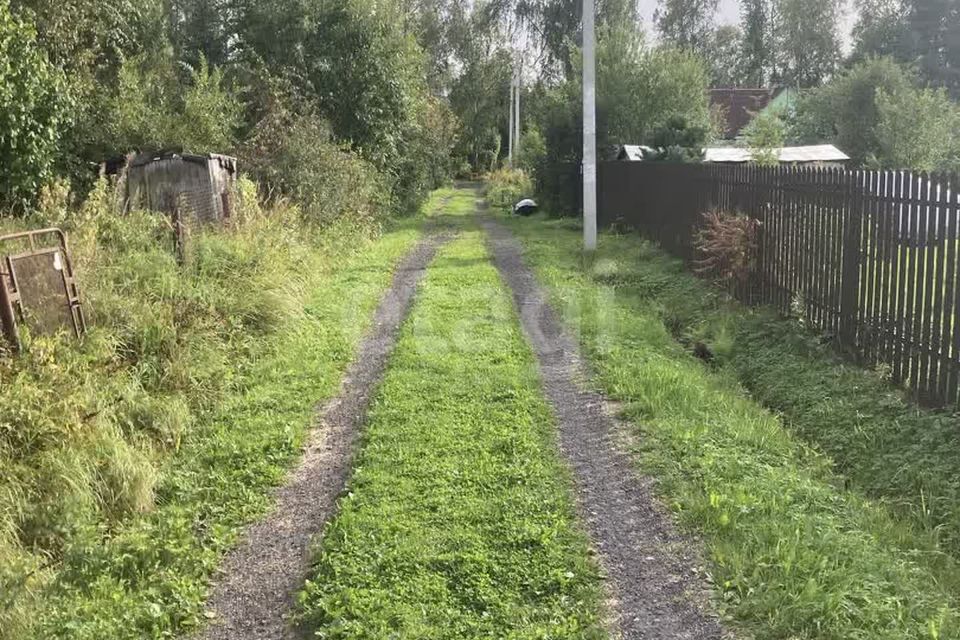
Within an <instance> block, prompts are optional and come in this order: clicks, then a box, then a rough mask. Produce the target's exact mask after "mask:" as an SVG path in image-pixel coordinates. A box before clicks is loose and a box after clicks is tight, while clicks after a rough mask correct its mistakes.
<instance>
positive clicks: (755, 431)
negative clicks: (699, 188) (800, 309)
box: [506, 221, 960, 640]
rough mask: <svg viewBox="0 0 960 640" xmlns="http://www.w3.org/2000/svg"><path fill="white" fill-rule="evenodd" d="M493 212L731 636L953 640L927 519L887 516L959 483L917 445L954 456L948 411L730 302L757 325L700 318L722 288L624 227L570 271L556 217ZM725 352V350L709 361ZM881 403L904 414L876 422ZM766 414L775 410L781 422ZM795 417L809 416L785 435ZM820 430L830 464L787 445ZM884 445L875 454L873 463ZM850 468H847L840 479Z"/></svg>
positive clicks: (572, 260)
mask: <svg viewBox="0 0 960 640" xmlns="http://www.w3.org/2000/svg"><path fill="white" fill-rule="evenodd" d="M506 223H507V224H510V225H511V228H512V229H513V230H514V231H515V233H517V234H518V235H520V236H521V239H522V242H523V244H524V247H525V258H526V260H527V261H528V263H529V264H530V265H531V266H532V267H533V268H534V270H535V271H536V273H537V276H538V279H539V280H540V281H541V282H543V283H544V284H545V286H546V287H548V290H549V294H550V300H551V301H552V303H553V304H554V305H555V307H556V308H557V309H558V311H561V312H562V313H564V317H565V319H566V321H567V323H568V324H569V325H570V326H572V327H576V328H577V335H578V336H579V337H580V342H581V345H582V349H583V352H584V357H585V359H587V361H588V362H589V364H590V365H591V367H592V370H593V371H594V372H595V375H594V380H593V383H594V384H596V385H597V386H598V387H599V388H600V389H602V390H603V391H604V392H606V393H607V394H609V395H610V397H611V399H613V400H615V401H618V402H622V403H623V404H622V406H623V417H624V418H625V419H626V420H628V421H629V422H630V423H631V424H632V425H634V429H635V434H636V439H635V440H634V443H635V445H634V447H633V451H634V453H635V456H636V459H637V461H638V463H639V464H640V465H641V468H643V469H644V470H646V472H647V473H650V474H652V475H654V476H656V477H657V478H658V484H657V487H658V492H659V493H660V496H661V497H662V499H663V500H664V502H665V503H666V504H669V505H671V509H672V510H673V511H674V513H675V514H676V515H677V517H678V518H679V520H680V522H681V523H683V524H684V525H685V526H686V527H688V528H689V529H691V530H693V531H695V532H696V533H697V535H698V536H699V537H700V538H701V539H702V540H703V541H704V544H705V546H706V555H707V560H708V567H709V568H708V573H709V575H710V576H711V579H712V583H713V585H714V586H715V588H716V589H717V590H718V591H719V592H720V598H721V599H722V602H723V603H724V609H725V611H724V613H725V614H727V615H729V616H730V617H731V618H733V619H734V620H735V621H737V622H739V624H740V625H741V626H742V627H743V632H744V633H745V634H748V635H753V636H755V637H757V638H835V639H838V640H839V639H840V638H881V637H888V638H894V637H895V638H903V639H912V640H929V639H930V638H941V639H946V638H957V637H958V627H957V623H958V610H957V605H956V602H957V594H958V593H960V584H958V580H957V575H958V573H957V571H956V563H955V562H953V561H952V560H949V559H948V558H945V556H944V554H943V553H942V549H941V548H939V547H938V546H937V542H936V535H937V534H936V531H937V529H936V528H935V525H933V523H931V525H932V526H931V527H930V528H927V527H923V528H920V527H913V526H911V524H910V523H909V522H907V521H905V520H904V519H902V518H900V517H899V513H900V509H901V505H902V506H903V507H906V505H908V504H909V505H911V506H912V508H913V509H915V513H916V514H917V515H918V516H919V515H920V514H921V513H922V508H923V506H925V505H930V502H929V498H930V496H931V494H930V493H927V491H926V489H927V488H928V487H930V486H932V485H929V484H927V482H928V481H930V480H933V481H939V482H940V483H941V484H940V486H944V485H948V484H949V485H955V484H957V482H956V479H957V477H958V475H957V473H955V472H953V471H952V470H950V469H949V468H946V467H942V466H940V463H939V462H938V463H937V466H936V467H930V466H928V464H927V462H926V460H927V458H926V456H927V455H928V454H931V455H934V456H935V457H936V459H937V460H938V461H939V460H943V459H951V458H952V459H956V458H957V451H958V448H957V447H956V446H951V445H949V444H947V446H942V445H943V443H952V442H954V441H955V440H956V421H955V420H953V419H950V418H948V417H947V416H945V415H936V414H926V415H925V417H920V416H917V414H918V412H917V410H916V408H911V407H909V406H907V405H906V404H905V403H903V402H902V401H901V400H897V399H896V394H895V393H893V392H891V391H890V390H889V388H888V389H886V390H885V391H884V389H883V386H882V384H881V383H880V381H879V380H877V379H876V377H875V376H874V375H873V374H871V373H869V372H864V371H859V372H858V371H855V370H854V369H853V368H852V367H846V366H842V365H840V364H839V363H838V362H837V361H836V360H831V359H830V358H825V357H824V354H825V352H824V349H825V347H823V346H822V345H818V344H816V343H817V340H816V339H815V338H811V337H803V338H797V337H796V336H797V335H798V334H799V333H802V330H801V329H800V328H798V327H797V324H796V323H787V322H783V321H779V322H778V321H777V320H775V319H774V317H772V316H771V315H768V314H765V313H764V314H758V313H754V312H752V311H748V310H745V309H736V310H735V313H736V317H737V318H738V321H742V322H745V323H750V326H753V327H755V328H756V332H755V333H750V334H740V333H739V332H738V330H737V329H736V327H734V326H731V325H730V324H726V323H724V322H722V319H721V318H718V317H717V316H715V315H714V311H715V310H717V311H718V312H719V313H724V311H723V310H725V309H729V308H730V306H729V305H728V304H727V303H725V299H726V298H725V297H724V296H721V295H719V294H718V293H717V292H716V291H715V290H712V289H711V288H710V287H709V286H708V285H707V284H706V283H704V282H703V281H701V280H698V279H697V278H695V277H693V276H692V274H689V273H685V269H684V266H683V265H682V264H680V263H679V261H676V260H674V259H671V258H667V257H666V256H664V254H662V253H661V252H660V251H659V250H657V249H656V248H655V247H653V246H651V245H650V244H649V243H646V242H644V241H642V240H640V239H638V238H636V237H634V236H629V235H619V236H614V235H611V236H604V237H602V238H601V244H600V247H599V249H598V253H597V258H596V260H595V262H594V264H593V267H592V268H591V269H590V270H588V271H586V272H584V270H583V269H582V268H580V266H579V263H578V259H577V256H578V255H579V252H580V246H581V240H580V237H579V233H578V232H577V231H575V230H571V229H570V228H569V224H567V223H562V222H544V223H543V224H539V225H536V226H535V227H531V226H530V225H527V224H523V223H522V222H521V221H506ZM611 288H615V290H616V295H613V294H612V292H611ZM598 300H602V301H604V303H605V304H600V305H598V304H597V301H598ZM774 323H776V325H775V326H777V327H778V330H777V331H773V332H771V331H770V327H771V326H774ZM786 336H794V337H792V338H789V339H788V338H787V337H786ZM677 338H680V340H681V341H683V342H686V341H687V340H695V339H700V338H702V339H704V340H705V341H706V342H708V344H709V346H710V347H711V348H712V350H713V351H714V352H715V353H717V354H718V360H720V362H719V363H717V364H716V365H712V366H706V365H704V363H703V362H702V361H700V360H698V359H696V358H695V357H693V355H691V354H690V352H689V351H688V348H687V347H685V346H683V344H679V343H678V341H677ZM811 343H813V344H814V345H816V346H811ZM731 349H732V350H733V353H735V354H737V355H736V356H735V362H732V361H731V360H730V359H729V358H728V357H725V356H723V355H722V354H726V353H729V351H730V350H731ZM753 365H756V367H755V368H754V370H753V373H752V374H751V375H750V377H749V381H747V382H746V384H747V387H748V391H749V393H751V394H752V393H755V394H760V398H761V399H762V398H771V397H777V396H779V398H780V399H781V401H782V403H781V404H773V405H772V406H773V409H774V410H775V411H777V413H774V412H772V411H767V410H764V409H763V408H762V407H760V406H758V404H757V402H756V401H754V400H753V399H752V397H751V395H750V394H748V392H747V390H744V388H743V385H742V383H741V380H742V379H743V380H747V378H746V377H744V378H740V377H739V375H738V371H739V370H740V368H741V367H744V368H750V367H751V366H753ZM892 406H899V407H901V408H902V412H900V411H899V410H898V411H897V412H896V413H893V412H891V414H890V415H889V416H887V415H886V411H887V410H888V407H892ZM780 411H786V412H788V413H787V414H786V416H785V417H784V418H783V419H782V420H781V418H780V417H779V412H780ZM835 412H837V413H835ZM796 415H803V416H806V417H805V418H804V419H805V420H806V424H805V426H804V428H803V429H802V430H797V431H798V432H799V433H794V422H793V420H794V418H793V416H796ZM909 415H913V416H915V417H914V418H908V417H907V416H909ZM834 416H837V418H838V419H836V420H835V419H834ZM840 416H842V418H841V417H840ZM901 419H902V420H906V421H907V422H900V420H901ZM928 429H929V430H928ZM892 434H901V435H900V436H899V437H898V436H894V437H892V438H891V437H890V435H892ZM823 436H826V437H824V439H823V441H828V440H831V439H834V438H835V444H836V445H838V446H839V449H836V448H833V447H831V448H830V450H829V453H830V454H831V457H832V459H831V458H827V457H825V456H824V455H822V454H821V453H818V452H817V449H819V448H820V447H819V446H816V447H814V446H808V445H807V444H805V442H804V441H803V440H801V439H800V437H803V438H809V441H810V442H811V443H813V444H814V445H817V444H818V442H819V441H821V440H820V439H821V437H823ZM880 443H883V444H882V445H881V446H880V447H879V448H880V449H882V450H883V451H884V452H886V454H889V456H890V457H889V458H887V457H883V456H881V457H877V458H875V457H874V453H875V452H876V451H877V450H878V447H877V445H878V444H880ZM933 443H937V444H933ZM934 450H935V453H934ZM834 461H836V463H837V466H836V470H837V471H836V472H835V471H834ZM849 465H855V466H856V467H858V469H857V472H856V475H847V474H846V473H845V471H846V470H848V469H850V466H849ZM904 471H907V472H908V474H909V475H908V476H904V475H903V474H902V472H904ZM841 473H843V474H844V475H840V474H841ZM913 474H919V475H913ZM879 478H883V482H884V483H890V484H891V485H893V486H897V487H899V489H898V491H899V490H902V493H900V494H899V495H898V498H897V499H896V500H890V501H889V502H887V501H884V502H882V503H877V502H872V501H868V500H865V499H864V498H863V497H862V493H861V492H860V488H861V487H862V486H863V485H862V484H861V483H862V482H864V481H866V482H871V481H874V480H876V479H879ZM920 478H922V479H923V484H917V483H916V480H917V479H920ZM846 487H849V489H848V488H846ZM940 495H944V494H940ZM949 501H950V498H946V496H945V501H944V503H941V504H946V503H947V502H949ZM952 504H953V505H954V506H955V505H956V504H957V502H956V500H953V501H952ZM907 508H909V507H907Z"/></svg>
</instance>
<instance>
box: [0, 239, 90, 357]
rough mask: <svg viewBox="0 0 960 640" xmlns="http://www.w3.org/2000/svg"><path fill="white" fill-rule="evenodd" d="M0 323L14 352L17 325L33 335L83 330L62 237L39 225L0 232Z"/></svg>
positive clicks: (78, 301)
mask: <svg viewBox="0 0 960 640" xmlns="http://www.w3.org/2000/svg"><path fill="white" fill-rule="evenodd" d="M0 325H2V327H0V328H2V330H3V335H4V337H5V338H6V340H7V342H8V343H9V345H10V347H11V348H13V349H14V350H16V349H19V347H20V332H19V327H20V326H21V325H23V326H26V327H28V328H29V329H30V331H32V332H35V333H37V334H43V335H52V334H55V333H57V332H58V331H61V330H63V329H70V330H72V332H73V334H74V335H75V336H76V337H77V338H79V337H80V336H82V335H83V334H84V333H85V332H86V328H87V327H86V320H85V319H84V315H83V308H82V306H81V303H80V293H79V290H78V288H77V284H76V280H75V279H74V274H73V266H72V264H71V262H70V254H69V251H68V249H67V238H66V235H65V234H64V233H63V231H61V230H60V229H56V228H50V229H39V230H36V231H24V232H20V233H12V234H8V235H4V236H0Z"/></svg>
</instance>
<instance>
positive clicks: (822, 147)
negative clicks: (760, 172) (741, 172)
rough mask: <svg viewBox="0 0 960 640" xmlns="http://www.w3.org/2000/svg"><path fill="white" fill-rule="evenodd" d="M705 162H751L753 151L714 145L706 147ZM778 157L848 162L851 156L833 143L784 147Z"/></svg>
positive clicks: (787, 160)
mask: <svg viewBox="0 0 960 640" xmlns="http://www.w3.org/2000/svg"><path fill="white" fill-rule="evenodd" d="M703 152H704V156H703V161H704V162H750V161H751V160H752V159H753V151H751V150H750V149H747V148H744V147H712V148H708V149H704V150H703ZM778 158H779V160H780V162H781V163H785V164H791V163H807V162H846V161H848V160H849V159H850V156H848V155H847V154H845V153H844V152H843V151H840V149H837V148H836V147H835V146H833V145H832V144H817V145H811V146H806V147H783V148H782V149H780V151H779V154H778Z"/></svg>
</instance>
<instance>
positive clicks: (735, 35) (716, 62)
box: [705, 24, 743, 87]
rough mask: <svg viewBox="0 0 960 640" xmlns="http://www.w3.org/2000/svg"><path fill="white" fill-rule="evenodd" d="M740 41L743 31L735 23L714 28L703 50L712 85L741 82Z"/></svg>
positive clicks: (737, 84) (723, 85) (731, 84)
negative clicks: (708, 42)
mask: <svg viewBox="0 0 960 640" xmlns="http://www.w3.org/2000/svg"><path fill="white" fill-rule="evenodd" d="M742 41H743V33H742V32H741V31H740V28H739V27H737V26H735V25H729V24H728V25H721V26H719V27H717V28H716V29H715V30H714V32H713V35H712V36H711V38H710V44H709V45H708V46H707V49H706V51H705V58H706V60H707V64H708V65H709V66H710V80H711V84H712V85H713V86H714V87H736V86H739V85H740V84H741V79H742V72H741V69H742V62H741V60H742V58H741V43H742Z"/></svg>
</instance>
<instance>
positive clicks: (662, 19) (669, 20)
mask: <svg viewBox="0 0 960 640" xmlns="http://www.w3.org/2000/svg"><path fill="white" fill-rule="evenodd" d="M717 3H718V0H659V4H658V5H657V9H656V12H655V13H654V16H653V19H654V22H656V25H657V31H658V32H659V33H660V37H661V38H663V40H664V42H667V43H669V44H671V45H673V46H675V47H678V48H680V49H687V50H690V51H697V52H704V51H706V50H707V48H708V47H709V45H710V39H711V34H712V33H713V24H714V16H715V14H716V12H717Z"/></svg>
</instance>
